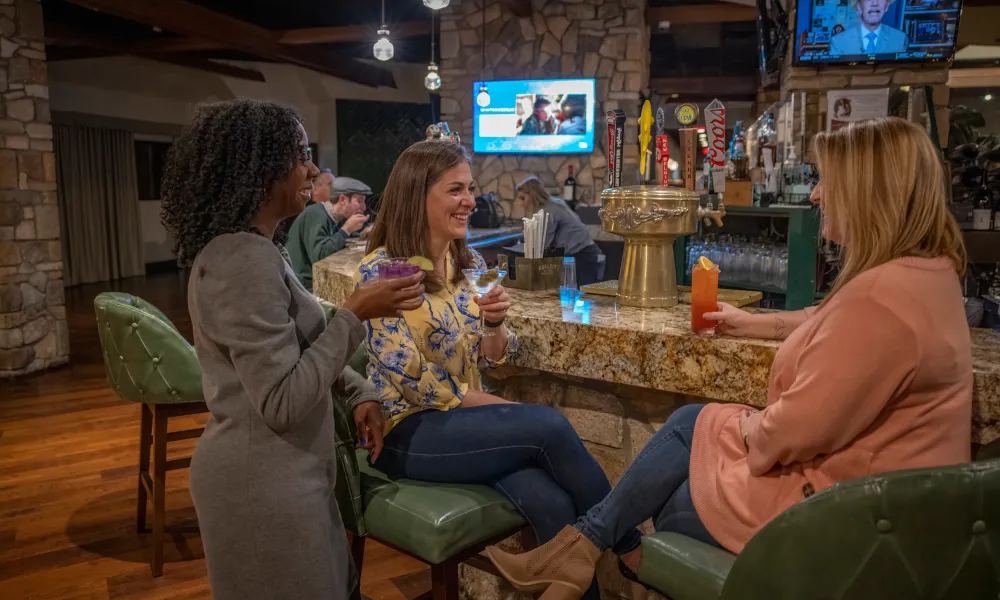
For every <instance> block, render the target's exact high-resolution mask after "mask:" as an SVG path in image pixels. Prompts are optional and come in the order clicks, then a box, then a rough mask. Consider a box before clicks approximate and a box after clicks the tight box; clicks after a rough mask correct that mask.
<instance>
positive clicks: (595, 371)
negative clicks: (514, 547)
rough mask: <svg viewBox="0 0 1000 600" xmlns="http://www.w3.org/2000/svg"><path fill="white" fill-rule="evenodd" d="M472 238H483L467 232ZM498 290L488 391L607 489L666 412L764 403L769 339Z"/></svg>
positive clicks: (979, 336) (979, 352)
mask: <svg viewBox="0 0 1000 600" xmlns="http://www.w3.org/2000/svg"><path fill="white" fill-rule="evenodd" d="M477 239H490V236H489V235H486V234H484V233H479V234H477ZM363 256H364V249H363V248H361V247H353V248H348V249H345V250H343V251H341V252H338V253H337V254H335V255H333V256H332V257H330V258H328V259H326V260H324V261H321V262H319V263H317V264H316V265H315V266H314V268H313V280H314V290H315V292H316V294H317V295H318V296H319V297H321V298H323V299H324V300H327V301H329V302H332V303H334V304H341V303H342V302H343V301H344V300H345V299H346V298H347V296H348V295H349V294H350V292H351V290H352V289H353V284H352V277H353V274H354V270H355V268H356V267H357V265H358V263H359V262H360V261H361V259H362V258H363ZM507 291H508V293H509V294H510V296H511V299H512V307H511V310H510V312H509V317H508V323H509V324H510V326H511V327H512V328H513V329H514V330H515V331H516V332H517V335H518V338H519V339H520V342H521V347H520V350H519V352H518V355H517V356H516V357H515V358H514V360H513V361H512V363H511V365H510V366H507V367H503V368H501V369H497V370H494V371H491V372H490V374H489V375H490V378H491V380H492V383H493V386H494V388H495V389H494V391H495V392H496V393H497V394H498V395H500V396H502V397H504V398H507V399H509V400H516V401H520V402H527V403H534V404H547V405H551V406H555V407H557V408H559V410H561V411H562V412H563V414H564V415H566V417H567V418H568V419H569V421H570V422H571V423H572V425H573V427H574V428H575V429H576V431H577V432H578V433H579V434H580V437H581V438H582V439H583V440H584V443H585V445H586V446H587V448H588V450H589V451H590V452H591V454H592V455H593V456H594V457H595V458H596V459H597V461H598V462H599V463H600V464H601V466H602V467H603V468H604V471H605V473H606V474H607V475H608V478H609V479H611V481H612V482H616V481H617V480H618V479H619V478H620V477H621V475H622V474H623V473H624V470H625V468H626V466H627V465H628V464H630V463H631V462H632V460H633V459H634V458H635V456H636V454H638V452H639V451H640V450H641V449H642V447H643V446H644V445H645V444H646V442H647V441H648V440H649V439H650V437H651V436H652V435H653V433H654V432H655V431H656V429H657V428H659V427H660V426H661V425H662V424H663V423H664V421H666V419H667V418H668V417H669V416H670V414H671V413H672V412H673V411H674V410H675V409H676V408H677V407H679V406H682V405H684V404H690V403H696V402H709V401H723V402H739V403H744V404H749V405H752V406H759V407H762V406H764V405H765V404H766V400H767V386H768V380H769V373H770V368H771V363H772V362H773V360H774V356H775V353H776V352H777V350H778V347H779V342H773V341H766V340H751V339H744V338H729V337H724V336H717V337H711V338H704V337H698V336H695V335H693V334H692V333H691V330H690V312H689V311H690V308H689V307H688V306H687V305H679V306H676V307H673V308H669V309H641V308H633V307H627V306H618V305H617V304H616V303H615V301H614V298H608V297H599V296H590V295H580V294H579V293H575V292H562V293H560V292H558V291H551V292H527V291H523V290H516V289H511V288H508V290H507ZM972 342H973V368H974V378H975V383H974V392H973V404H974V406H973V422H972V424H971V427H972V438H973V441H974V442H976V443H978V444H986V443H989V442H992V441H994V440H996V439H998V438H1000V333H997V332H994V331H990V330H985V329H973V330H972ZM511 543H512V544H513V543H515V542H513V541H511ZM598 573H599V581H600V583H601V588H602V590H603V591H604V592H605V596H606V597H622V596H625V597H628V598H632V599H633V600H639V599H641V598H645V597H646V592H645V591H644V590H643V589H642V588H641V587H638V586H633V585H632V584H630V583H628V582H627V581H624V580H622V578H621V577H620V576H619V575H618V573H617V569H616V568H615V566H614V562H613V561H610V560H608V561H607V564H605V561H604V560H602V564H601V566H600V567H599V571H598ZM462 586H463V596H465V597H468V598H476V599H477V600H483V599H487V600H493V599H496V598H501V597H504V598H511V597H516V595H511V590H510V589H509V588H504V587H502V586H501V587H497V586H498V583H497V581H496V580H495V579H494V578H492V577H491V576H488V575H484V574H480V573H478V572H475V571H473V570H467V571H463V575H462ZM525 598H526V597H525Z"/></svg>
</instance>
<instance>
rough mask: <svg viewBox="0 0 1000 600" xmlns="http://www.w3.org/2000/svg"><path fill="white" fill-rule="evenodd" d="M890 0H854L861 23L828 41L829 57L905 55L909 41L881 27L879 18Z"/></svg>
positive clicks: (898, 31)
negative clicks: (902, 53)
mask: <svg viewBox="0 0 1000 600" xmlns="http://www.w3.org/2000/svg"><path fill="white" fill-rule="evenodd" d="M892 2H893V0H854V10H856V11H857V12H858V16H859V17H860V18H861V23H860V25H859V26H858V27H850V28H848V29H846V30H845V31H844V32H843V33H838V34H837V35H835V36H833V39H831V40H830V54H832V55H838V56H850V55H859V54H860V55H866V56H871V55H875V54H896V53H899V52H906V48H907V46H908V45H909V43H910V41H909V40H908V39H907V38H906V34H905V33H903V32H902V31H900V30H898V29H896V28H894V27H890V26H888V25H884V24H883V23H882V18H883V17H885V11H886V9H888V8H889V5H890V4H892Z"/></svg>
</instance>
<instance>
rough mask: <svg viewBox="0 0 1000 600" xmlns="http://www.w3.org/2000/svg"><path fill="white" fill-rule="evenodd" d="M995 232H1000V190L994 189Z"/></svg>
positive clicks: (998, 273) (999, 272) (999, 270)
mask: <svg viewBox="0 0 1000 600" xmlns="http://www.w3.org/2000/svg"><path fill="white" fill-rule="evenodd" d="M992 191H993V197H994V202H993V231H1000V189H996V188H994V189H993V190H992ZM997 275H998V276H1000V269H998V271H997Z"/></svg>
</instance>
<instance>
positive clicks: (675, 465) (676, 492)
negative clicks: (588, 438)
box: [576, 404, 721, 554]
mask: <svg viewBox="0 0 1000 600" xmlns="http://www.w3.org/2000/svg"><path fill="white" fill-rule="evenodd" d="M702 408H704V406H703V405H701V404H691V405H687V406H682V407H681V408H678V409H677V410H676V411H674V413H673V414H672V415H670V418H669V419H667V422H666V423H664V424H663V427H661V428H660V430H659V431H657V432H656V435H654V436H653V438H652V439H651V440H649V443H647V444H646V447H645V448H643V449H642V452H640V453H639V455H638V456H636V457H635V460H634V461H632V464H631V465H630V466H629V468H628V470H627V471H626V472H625V475H624V476H623V477H622V479H621V481H619V482H618V485H616V486H615V489H613V490H611V493H610V494H608V495H607V497H605V498H604V499H603V500H601V502H600V503H598V504H597V505H596V506H594V507H593V508H591V509H590V510H588V511H587V514H585V515H583V516H582V517H580V519H579V520H578V521H577V522H576V528H577V529H579V530H580V532H581V533H583V535H585V536H587V539H589V540H590V541H591V542H593V543H594V545H595V546H597V547H598V548H600V549H602V550H604V549H605V548H614V549H615V552H617V553H618V554H623V553H625V552H629V551H631V550H634V549H635V548H637V547H638V546H639V542H638V540H636V539H635V538H634V536H633V535H632V532H634V531H635V528H636V527H637V526H638V525H639V524H640V523H642V522H644V521H645V520H646V519H653V523H654V525H655V527H656V530H657V531H673V532H676V533H680V534H682V535H686V536H688V537H691V538H694V539H696V540H699V541H702V542H705V543H707V544H712V545H713V546H718V547H720V548H721V546H720V545H719V543H718V542H717V541H715V539H714V538H713V537H712V535H711V534H710V533H709V532H708V530H707V529H705V525H704V524H702V522H701V519H700V518H699V517H698V513H697V512H696V511H695V509H694V502H692V500H691V485H690V482H689V480H688V469H689V467H690V463H691V439H692V437H693V436H694V423H695V421H696V420H697V419H698V413H699V412H701V409H702Z"/></svg>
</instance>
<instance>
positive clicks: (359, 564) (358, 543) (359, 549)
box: [351, 535, 367, 577]
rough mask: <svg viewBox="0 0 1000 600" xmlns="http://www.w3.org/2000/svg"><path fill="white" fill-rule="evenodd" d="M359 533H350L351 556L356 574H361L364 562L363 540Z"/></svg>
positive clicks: (364, 539)
mask: <svg viewBox="0 0 1000 600" xmlns="http://www.w3.org/2000/svg"><path fill="white" fill-rule="evenodd" d="M366 540H367V538H364V537H362V536H360V535H351V558H353V559H354V566H355V567H356V568H357V569H358V576H359V577H360V576H361V569H362V568H363V567H364V564H365V541H366Z"/></svg>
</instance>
